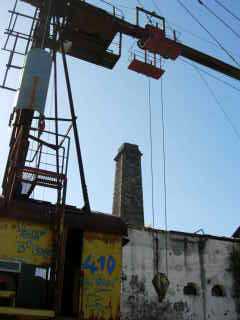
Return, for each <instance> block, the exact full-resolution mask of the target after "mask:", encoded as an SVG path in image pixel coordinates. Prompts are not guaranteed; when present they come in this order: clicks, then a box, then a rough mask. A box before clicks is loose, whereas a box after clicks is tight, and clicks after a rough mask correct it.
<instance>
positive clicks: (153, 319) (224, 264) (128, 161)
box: [113, 144, 240, 320]
mask: <svg viewBox="0 0 240 320" xmlns="http://www.w3.org/2000/svg"><path fill="white" fill-rule="evenodd" d="M115 160H116V162H117V166H116V175H115V192H114V202H113V214H114V215H117V216H121V217H122V218H123V219H124V220H125V222H127V223H128V239H129V242H128V244H127V245H125V247H124V248H123V269H122V302H121V317H122V319H123V320H138V319H139V320H140V319H141V320H157V319H161V320H170V319H171V320H175V319H176V320H180V319H181V320H207V319H214V320H221V319H226V320H237V319H240V310H239V309H240V308H239V307H240V302H239V296H240V294H239V293H240V290H239V285H240V280H239V279H240V263H239V261H240V254H239V252H240V251H239V248H240V242H239V240H238V238H225V237H215V236H210V235H204V234H190V233H182V232H176V231H170V232H164V231H161V230H154V229H151V228H145V227H144V219H143V209H142V208H143V198H142V194H143V192H142V182H141V180H142V179H141V153H140V151H139V150H138V147H137V146H136V145H130V144H124V145H123V146H122V147H121V148H120V150H119V153H118V156H117V157H116V159H115ZM131 191H132V193H131ZM129 193H130V195H129ZM136 204H137V207H138V208H139V209H140V210H136ZM135 218H136V220H134V219H135Z"/></svg>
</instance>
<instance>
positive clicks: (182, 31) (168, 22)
mask: <svg viewBox="0 0 240 320" xmlns="http://www.w3.org/2000/svg"><path fill="white" fill-rule="evenodd" d="M152 3H153V5H154V7H155V8H156V10H157V11H158V12H159V13H160V14H162V13H161V10H160V7H159V5H158V4H157V2H156V0H152ZM166 22H167V27H168V28H170V29H171V30H172V31H174V30H175V29H174V28H173V27H172V26H176V28H178V29H179V30H177V29H176V31H177V32H179V33H180V34H181V33H186V34H189V35H191V36H192V37H195V38H196V39H199V40H201V41H203V42H206V43H208V44H210V45H212V46H214V47H219V45H218V44H217V43H216V42H213V41H210V40H208V39H206V38H204V37H202V36H200V35H198V34H196V33H194V32H192V31H191V30H188V29H186V28H184V27H182V26H181V25H179V24H177V23H175V22H174V23H173V22H172V21H169V20H167V19H166ZM229 52H230V51H229ZM231 54H232V53H231Z"/></svg>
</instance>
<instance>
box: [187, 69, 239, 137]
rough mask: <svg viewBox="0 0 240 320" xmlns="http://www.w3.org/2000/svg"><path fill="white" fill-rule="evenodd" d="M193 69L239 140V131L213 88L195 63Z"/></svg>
mask: <svg viewBox="0 0 240 320" xmlns="http://www.w3.org/2000/svg"><path fill="white" fill-rule="evenodd" d="M193 67H194V69H195V70H196V72H197V73H198V75H199V77H200V78H201V80H202V81H203V83H204V84H205V86H206V87H207V89H208V90H209V93H210V94H211V96H212V97H213V99H214V100H215V102H216V105H217V106H218V107H219V109H220V111H221V112H222V113H223V115H224V117H225V120H226V121H227V122H228V124H229V125H230V127H231V128H232V130H233V131H234V133H235V135H236V136H237V138H238V139H239V140H240V132H239V131H238V129H237V128H236V127H235V125H234V123H233V121H232V119H231V118H230V117H229V115H228V114H227V112H226V111H225V109H224V108H223V106H222V105H221V103H220V101H219V99H218V97H217V95H216V94H215V92H214V90H213V89H212V88H211V87H210V85H209V83H208V81H207V80H206V79H205V77H204V76H203V74H202V73H201V72H200V71H199V70H198V69H197V68H196V66H195V65H193Z"/></svg>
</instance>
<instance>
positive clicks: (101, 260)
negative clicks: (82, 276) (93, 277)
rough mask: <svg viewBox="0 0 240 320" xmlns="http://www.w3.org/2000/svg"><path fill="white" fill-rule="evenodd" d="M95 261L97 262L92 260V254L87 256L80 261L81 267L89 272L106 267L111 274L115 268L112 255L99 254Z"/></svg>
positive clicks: (102, 270)
mask: <svg viewBox="0 0 240 320" xmlns="http://www.w3.org/2000/svg"><path fill="white" fill-rule="evenodd" d="M106 260H107V263H106ZM96 261H97V263H96V262H95V261H94V259H93V257H92V255H89V256H87V257H86V258H85V260H84V261H83V263H82V269H83V270H90V271H91V273H96V272H97V271H101V272H104V270H105V269H106V270H107V272H108V273H109V274H112V273H113V272H114V270H115V268H116V260H115V258H114V257H113V256H108V257H104V256H100V257H98V258H97V259H96Z"/></svg>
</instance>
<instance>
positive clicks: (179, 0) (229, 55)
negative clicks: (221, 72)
mask: <svg viewBox="0 0 240 320" xmlns="http://www.w3.org/2000/svg"><path fill="white" fill-rule="evenodd" d="M177 2H178V3H179V4H180V6H181V7H183V8H184V10H185V11H186V12H187V13H188V14H189V15H190V16H191V17H192V18H193V19H194V20H195V21H196V22H197V23H198V24H199V25H200V27H201V28H202V29H203V30H205V32H207V34H208V35H209V36H210V37H211V38H212V39H213V40H214V41H215V42H216V43H217V44H218V46H219V47H220V48H221V49H222V50H223V51H224V52H225V53H226V54H227V55H228V57H229V58H230V59H231V60H232V61H234V63H235V64H236V65H237V66H238V67H240V63H239V62H238V61H237V60H236V59H235V58H234V57H233V55H232V54H231V53H230V52H229V51H228V50H227V49H226V48H225V47H224V46H223V45H222V43H221V42H220V41H219V40H218V39H217V38H216V37H215V36H214V35H213V34H212V33H211V32H210V31H209V30H208V29H207V28H206V27H205V26H204V25H203V24H202V23H201V22H200V21H199V20H198V18H197V17H196V16H195V15H194V14H193V13H192V12H191V11H190V10H189V9H188V8H187V7H186V6H185V5H184V4H183V2H182V1H181V0H177Z"/></svg>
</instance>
